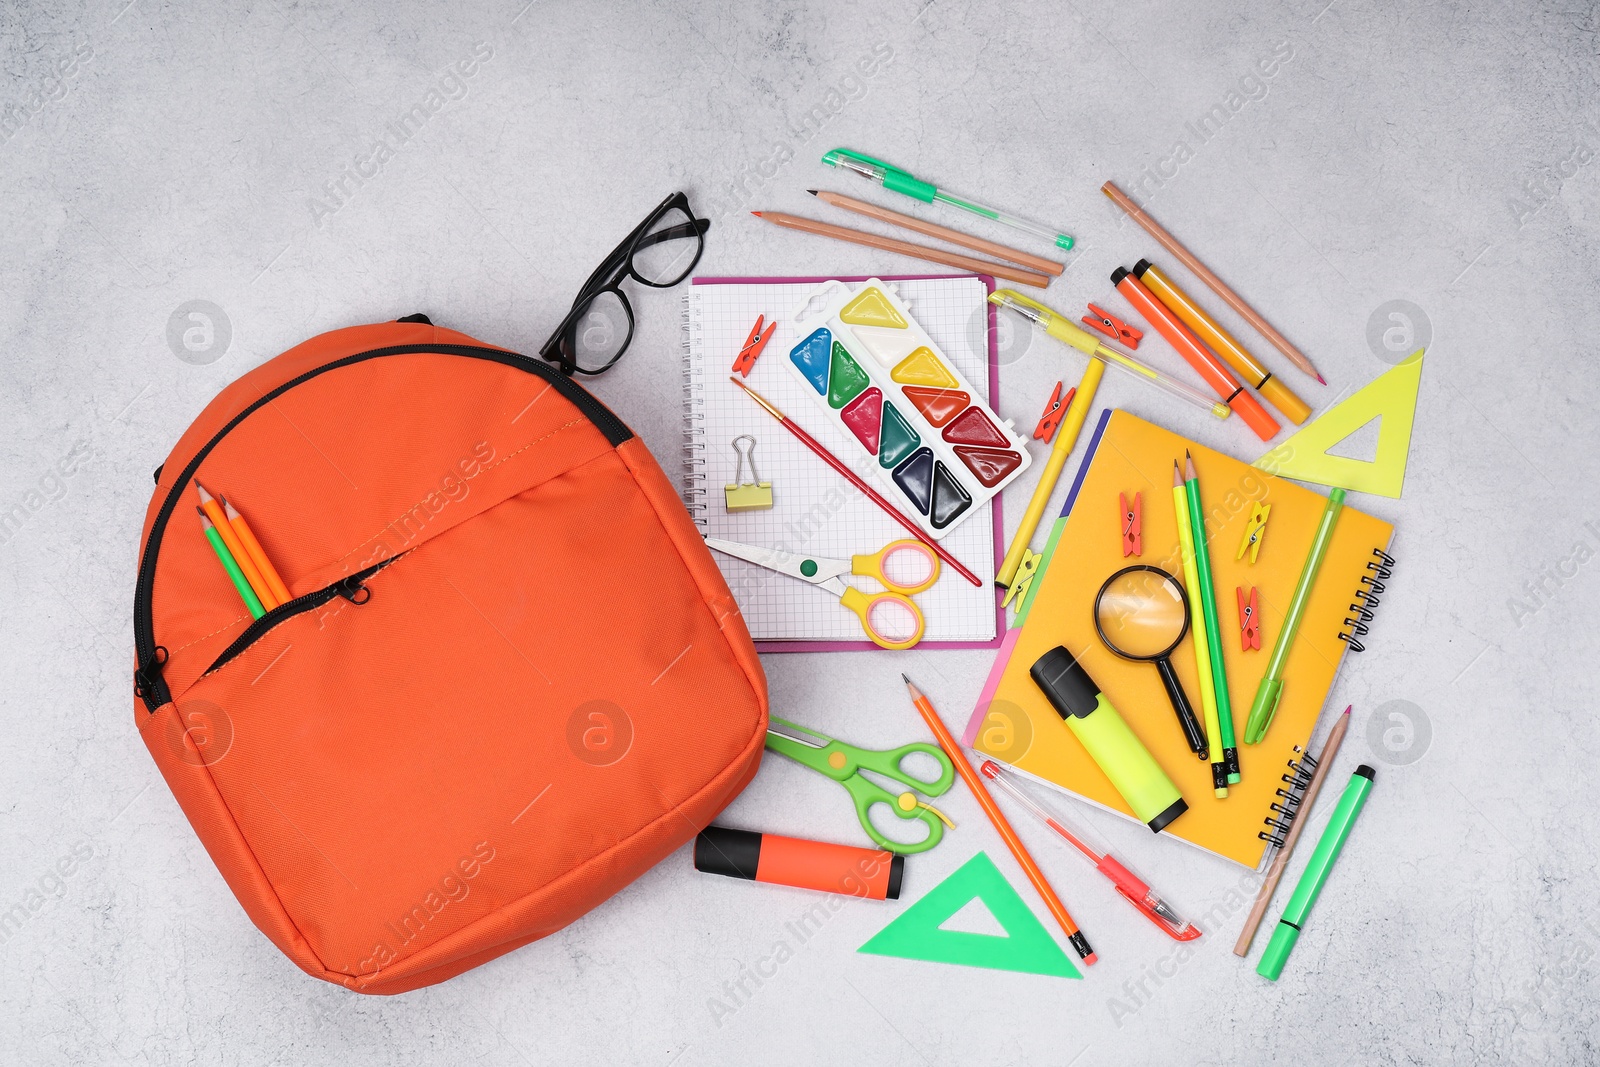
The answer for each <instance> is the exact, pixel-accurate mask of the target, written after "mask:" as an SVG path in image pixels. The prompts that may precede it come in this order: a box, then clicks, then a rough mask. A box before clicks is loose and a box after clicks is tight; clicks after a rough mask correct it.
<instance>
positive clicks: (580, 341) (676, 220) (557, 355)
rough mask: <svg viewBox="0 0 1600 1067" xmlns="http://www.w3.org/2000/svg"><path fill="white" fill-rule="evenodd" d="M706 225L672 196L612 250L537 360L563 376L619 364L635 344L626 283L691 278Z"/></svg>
mask: <svg viewBox="0 0 1600 1067" xmlns="http://www.w3.org/2000/svg"><path fill="white" fill-rule="evenodd" d="M710 228H711V221H710V220H709V219H697V218H695V217H694V211H693V210H692V209H691V208H690V207H689V198H688V197H686V196H684V195H683V194H682V193H673V194H672V195H671V196H669V197H667V198H666V199H665V200H663V201H661V203H660V204H658V205H656V209H655V210H654V211H652V212H650V214H649V215H646V216H645V220H644V221H643V222H641V223H639V225H637V226H635V227H634V228H633V232H632V233H630V234H628V236H627V237H624V238H623V239H622V243H621V244H619V245H617V247H616V248H614V249H612V250H611V254H610V255H609V256H607V257H606V258H605V261H604V262H602V263H601V264H600V266H598V267H596V268H595V272H594V273H593V274H591V275H589V280H588V281H586V282H584V283H583V288H582V289H580V290H579V291H578V299H576V300H574V301H573V302H572V310H571V311H569V312H567V317H566V318H564V319H562V320H561V325H560V326H557V327H556V330H555V332H554V333H552V334H551V335H550V339H549V340H548V341H546V342H545V343H544V347H542V348H540V349H539V355H541V356H543V357H544V358H545V359H547V360H549V361H550V362H551V363H554V364H557V365H558V366H560V368H561V372H562V373H563V374H568V375H570V374H572V373H574V372H576V373H578V374H600V373H602V372H604V371H606V370H609V369H610V368H611V365H612V364H614V363H616V361H617V360H619V359H621V358H622V353H623V352H624V351H626V350H627V347H628V342H629V341H632V340H633V307H632V305H630V304H629V303H628V298H627V296H625V295H624V294H623V292H622V283H623V281H624V280H626V279H628V278H632V279H633V280H635V281H637V282H639V283H641V284H643V285H648V286H651V287H653V288H656V289H669V288H671V287H672V286H674V285H677V284H678V283H679V282H681V281H683V279H685V278H687V277H688V276H689V272H690V271H692V270H694V268H695V264H697V263H699V262H700V253H702V252H704V251H705V248H706V231H707V230H709V229H710Z"/></svg>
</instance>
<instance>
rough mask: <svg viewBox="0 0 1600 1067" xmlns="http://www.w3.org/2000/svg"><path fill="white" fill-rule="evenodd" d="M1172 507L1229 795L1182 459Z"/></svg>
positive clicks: (1218, 765)
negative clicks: (1201, 607)
mask: <svg viewBox="0 0 1600 1067" xmlns="http://www.w3.org/2000/svg"><path fill="white" fill-rule="evenodd" d="M1172 507H1173V511H1174V513H1175V515H1176V516H1177V519H1178V545H1179V547H1180V549H1181V551H1182V552H1183V584H1184V587H1185V588H1186V589H1188V591H1189V630H1190V632H1191V633H1192V634H1193V635H1194V663H1195V670H1196V672H1197V673H1198V674H1199V675H1200V707H1201V709H1202V710H1203V712H1204V713H1205V719H1206V738H1207V739H1208V741H1209V743H1210V746H1211V750H1210V752H1209V753H1207V757H1208V758H1209V759H1210V760H1211V788H1212V791H1213V792H1215V793H1216V795H1217V796H1219V797H1225V796H1227V795H1228V764H1227V761H1226V760H1224V759H1223V757H1222V721H1221V719H1220V717H1219V716H1218V714H1217V691H1216V686H1215V683H1214V682H1213V680H1212V677H1211V634H1210V633H1208V632H1207V630H1206V616H1205V612H1203V611H1201V610H1200V568H1199V566H1198V565H1197V564H1196V563H1195V555H1194V531H1193V530H1192V529H1191V528H1190V526H1189V493H1188V489H1187V488H1186V487H1185V485H1184V482H1183V472H1182V471H1180V470H1178V461H1177V460H1173V461H1172Z"/></svg>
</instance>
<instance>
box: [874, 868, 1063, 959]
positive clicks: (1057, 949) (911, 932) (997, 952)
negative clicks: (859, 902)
mask: <svg viewBox="0 0 1600 1067" xmlns="http://www.w3.org/2000/svg"><path fill="white" fill-rule="evenodd" d="M974 899H976V900H981V901H982V902H983V905H984V907H986V908H988V909H989V914H991V915H993V916H994V918H995V921H996V922H998V923H999V924H1000V925H1001V927H1003V928H1004V929H1005V931H1006V934H1005V936H1003V937H1002V936H997V935H994V934H974V933H968V932H966V931H963V930H941V929H940V928H939V927H940V924H942V923H945V922H947V921H949V919H950V917H951V916H953V915H955V913H956V912H958V911H960V910H961V909H962V908H964V907H966V906H967V905H968V904H969V903H971V902H972V901H973V900H974ZM856 951H858V952H867V953H870V954H872V955H874V956H897V957H899V958H900V959H906V960H927V961H930V962H932V963H959V964H962V965H963V966H967V967H988V968H990V969H992V970H996V971H1020V972H1022V973H1023V974H1049V975H1055V976H1057V977H1060V978H1082V977H1083V975H1082V974H1080V973H1079V971H1078V968H1077V967H1075V966H1073V964H1072V961H1071V960H1070V959H1068V958H1067V954H1066V953H1065V952H1063V951H1061V946H1060V945H1058V944H1056V942H1055V939H1054V938H1052V937H1051V936H1050V931H1048V930H1046V929H1045V928H1044V924H1043V923H1041V922H1040V921H1039V920H1038V918H1036V917H1035V916H1034V914H1033V912H1032V911H1030V910H1029V909H1028V906H1027V905H1026V904H1024V903H1023V902H1022V898H1021V897H1019V896H1017V891H1016V890H1015V889H1013V888H1011V883H1010V882H1007V881H1006V879H1005V876H1004V875H1003V874H1001V873H1000V869H999V868H998V867H996V866H995V865H994V861H993V860H991V859H990V858H989V855H988V853H986V852H980V853H978V854H977V855H976V856H973V857H972V858H971V859H970V860H968V861H967V862H966V863H965V864H963V865H962V866H961V868H960V869H959V870H957V871H956V872H955V873H954V874H952V875H951V876H950V877H948V878H946V879H945V880H944V881H942V882H940V883H939V884H938V885H936V886H934V887H933V888H932V889H930V890H928V892H927V893H925V894H924V895H923V897H922V899H921V900H919V901H917V902H916V903H915V904H913V905H911V906H910V907H909V908H907V909H906V910H905V911H904V912H902V913H901V914H900V917H899V918H897V919H895V921H894V922H892V923H890V924H889V925H888V926H885V927H884V928H883V929H882V930H879V931H878V933H877V934H876V935H874V936H873V937H872V939H871V940H870V941H868V942H867V943H866V944H865V945H862V946H861V947H860V948H859V949H857V950H856Z"/></svg>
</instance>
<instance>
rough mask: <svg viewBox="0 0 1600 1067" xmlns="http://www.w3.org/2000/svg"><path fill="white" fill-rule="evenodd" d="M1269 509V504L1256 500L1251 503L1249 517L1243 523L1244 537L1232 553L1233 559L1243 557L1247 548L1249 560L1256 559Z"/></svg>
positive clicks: (1265, 527) (1252, 561) (1253, 560)
mask: <svg viewBox="0 0 1600 1067" xmlns="http://www.w3.org/2000/svg"><path fill="white" fill-rule="evenodd" d="M1271 511H1272V505H1271V504H1263V503H1261V502H1260V501H1257V502H1256V503H1254V504H1252V505H1251V507H1250V518H1249V519H1247V520H1245V524H1244V539H1243V540H1241V541H1240V542H1239V551H1238V553H1236V554H1235V555H1234V557H1233V558H1234V559H1236V560H1240V559H1244V554H1245V552H1246V551H1247V550H1248V551H1249V553H1250V562H1251V563H1254V562H1255V561H1256V557H1257V556H1259V555H1260V554H1261V535H1262V534H1263V533H1265V532H1266V529H1267V515H1268V513H1270V512H1271Z"/></svg>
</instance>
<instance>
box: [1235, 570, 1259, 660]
mask: <svg viewBox="0 0 1600 1067" xmlns="http://www.w3.org/2000/svg"><path fill="white" fill-rule="evenodd" d="M1233 592H1234V595H1235V596H1237V597H1238V598H1239V648H1240V650H1241V651H1243V652H1249V651H1250V650H1251V649H1255V650H1256V651H1257V652H1259V651H1261V616H1260V614H1259V610H1258V603H1259V601H1258V599H1257V593H1256V587H1255V586H1253V585H1252V586H1251V587H1250V595H1249V596H1248V597H1246V596H1245V595H1244V587H1243V586H1237V585H1236V586H1234V587H1233Z"/></svg>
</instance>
